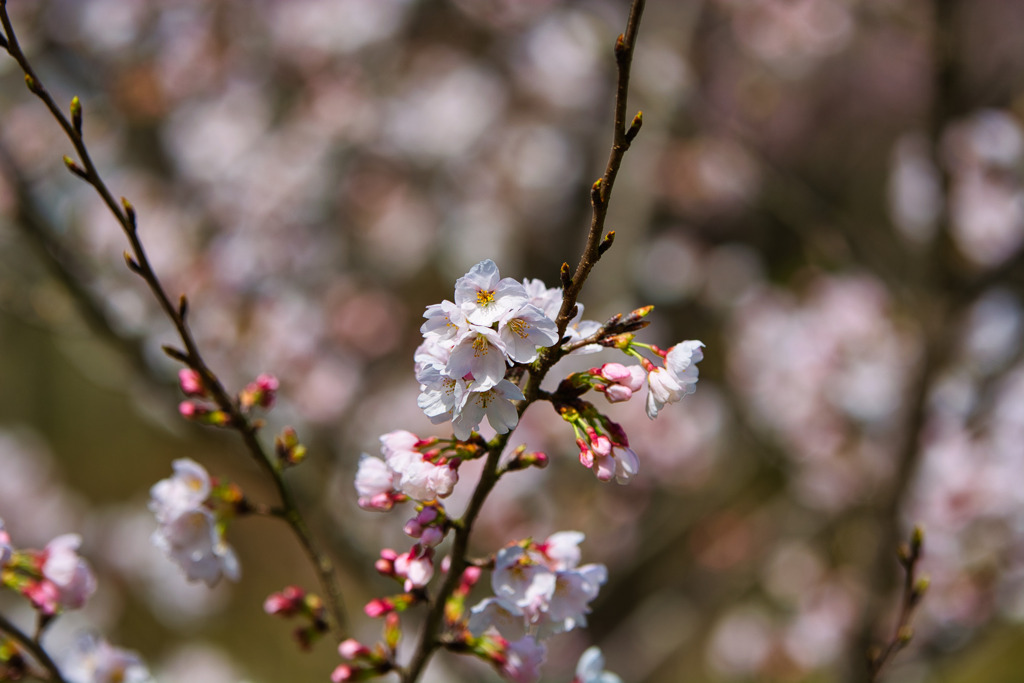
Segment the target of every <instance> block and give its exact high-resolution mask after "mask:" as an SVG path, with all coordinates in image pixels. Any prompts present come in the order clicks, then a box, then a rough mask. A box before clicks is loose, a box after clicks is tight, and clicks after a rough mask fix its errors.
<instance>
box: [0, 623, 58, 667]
mask: <svg viewBox="0 0 1024 683" xmlns="http://www.w3.org/2000/svg"><path fill="white" fill-rule="evenodd" d="M0 631H3V632H4V633H6V634H7V635H8V636H10V638H11V639H12V640H14V642H16V643H17V644H18V645H20V646H21V647H22V648H23V649H25V650H26V651H27V652H29V653H30V654H31V655H32V657H33V658H34V659H35V660H36V661H37V662H38V663H39V665H40V666H41V667H43V668H44V669H46V672H47V673H48V674H49V676H50V677H49V679H48V680H50V681H54V682H55V683H67V681H66V680H65V678H64V675H63V674H61V672H60V669H59V668H58V667H57V663H56V662H54V661H53V659H52V658H51V657H50V655H49V653H47V652H46V649H45V648H44V647H43V646H42V644H40V643H39V641H38V640H35V639H34V638H32V637H30V636H29V635H28V634H27V633H25V632H24V631H22V630H21V629H20V628H18V627H17V626H16V625H15V624H14V623H12V622H11V621H9V620H8V619H7V617H5V616H4V615H3V614H0Z"/></svg>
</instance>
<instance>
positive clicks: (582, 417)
mask: <svg viewBox="0 0 1024 683" xmlns="http://www.w3.org/2000/svg"><path fill="white" fill-rule="evenodd" d="M558 412H559V414H560V415H561V416H562V419H563V420H565V421H566V422H568V423H569V424H571V425H572V428H573V432H575V434H576V445H577V446H578V447H579V449H580V456H579V457H580V464H581V465H583V466H584V467H586V468H587V469H591V470H593V471H594V474H595V475H597V478H598V479H599V480H600V481H611V480H612V479H614V480H615V481H617V482H618V483H620V484H627V483H629V481H630V480H631V479H632V478H633V477H634V476H636V473H637V472H638V471H639V469H640V459H639V458H638V457H637V454H636V452H635V451H633V449H632V448H630V447H629V438H628V437H627V436H626V432H625V430H623V429H622V427H621V426H620V425H619V424H618V423H617V422H613V421H612V420H610V419H608V418H607V417H606V416H604V415H602V414H601V413H600V412H598V411H597V409H596V408H594V406H593V405H591V404H590V403H587V402H586V401H581V400H575V401H572V402H571V403H564V404H561V405H559V406H558Z"/></svg>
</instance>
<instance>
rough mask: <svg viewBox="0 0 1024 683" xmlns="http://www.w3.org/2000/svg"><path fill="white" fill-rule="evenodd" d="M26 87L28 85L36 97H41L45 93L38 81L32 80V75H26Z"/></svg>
mask: <svg viewBox="0 0 1024 683" xmlns="http://www.w3.org/2000/svg"><path fill="white" fill-rule="evenodd" d="M25 85H27V86H28V89H29V90H31V91H32V92H33V93H34V94H36V95H39V94H41V93H42V92H43V89H42V87H40V85H39V83H38V82H37V81H36V79H34V78H32V76H31V74H25Z"/></svg>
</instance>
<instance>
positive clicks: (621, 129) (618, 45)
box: [523, 0, 646, 403]
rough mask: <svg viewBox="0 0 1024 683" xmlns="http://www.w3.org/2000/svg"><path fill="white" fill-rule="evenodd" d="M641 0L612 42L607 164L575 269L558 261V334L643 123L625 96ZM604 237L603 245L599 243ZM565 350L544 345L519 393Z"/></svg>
mask: <svg viewBox="0 0 1024 683" xmlns="http://www.w3.org/2000/svg"><path fill="white" fill-rule="evenodd" d="M645 4H646V1H645V0H633V3H632V5H631V6H630V10H629V19H628V20H627V22H626V32H625V33H623V34H621V35H619V37H618V40H616V42H615V63H616V66H617V68H618V81H617V84H616V89H615V123H614V131H613V134H612V146H611V151H610V152H609V154H608V165H607V166H606V167H605V171H604V175H603V176H601V178H600V179H598V180H597V181H596V182H595V183H594V185H593V186H592V188H591V192H590V203H591V205H592V207H593V215H592V217H591V221H590V230H589V232H588V233H587V241H586V244H585V246H584V247H583V253H582V255H581V256H580V260H579V263H578V264H577V265H576V270H575V271H574V273H573V274H572V276H570V275H569V265H568V264H567V263H566V264H562V273H561V276H562V278H561V279H562V307H561V309H560V310H559V312H558V316H557V318H556V319H555V324H556V325H557V326H558V335H559V338H563V337H564V336H565V330H566V328H568V327H569V322H570V321H571V320H572V318H573V316H574V315H575V312H576V310H577V308H576V301H577V299H578V298H579V295H580V292H581V291H582V289H583V284H584V283H585V282H586V280H587V277H588V276H589V275H590V271H591V270H593V268H594V266H595V265H596V264H597V261H598V260H599V259H600V258H601V254H602V253H603V251H604V249H607V246H610V244H611V240H612V238H613V235H611V234H609V235H608V236H607V237H606V236H605V235H604V226H605V221H606V219H607V218H608V202H609V200H610V199H611V194H612V189H613V188H614V186H615V178H616V177H617V176H618V174H619V169H620V168H621V167H622V160H623V158H624V157H625V155H626V151H627V150H628V149H629V146H630V144H631V143H632V141H633V138H635V137H636V134H637V132H639V130H640V126H641V124H642V123H643V116H642V113H637V114H636V116H634V117H633V118H632V119H630V123H629V126H628V127H627V124H626V121H627V109H626V106H627V101H628V98H629V73H630V67H631V66H632V64H633V52H634V50H635V48H636V37H637V33H638V32H639V31H640V19H641V17H642V16H643V13H644V6H645ZM606 240H607V246H605V247H604V249H602V245H603V244H605V242H606ZM565 354H566V351H565V350H564V349H563V348H562V347H561V345H555V346H553V347H549V348H548V349H545V350H544V351H543V352H542V353H541V355H540V358H539V359H538V361H537V362H536V364H535V366H534V370H533V371H531V373H530V380H529V381H528V382H527V384H526V388H525V389H524V391H523V393H524V394H525V396H526V401H527V403H529V402H531V401H533V400H534V398H536V396H537V392H538V391H539V390H540V382H541V379H543V377H544V376H545V375H546V374H547V372H548V370H550V369H551V367H552V366H553V365H554V364H555V363H556V362H558V360H559V359H560V358H562V357H563V356H564V355H565Z"/></svg>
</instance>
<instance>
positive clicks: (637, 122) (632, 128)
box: [626, 111, 644, 144]
mask: <svg viewBox="0 0 1024 683" xmlns="http://www.w3.org/2000/svg"><path fill="white" fill-rule="evenodd" d="M643 125H644V113H643V112H642V111H638V112H637V113H636V116H634V117H633V122H632V123H630V124H629V130H627V131H626V143H627V144H628V143H630V142H633V138H635V137H636V134H637V133H639V132H640V127H641V126H643Z"/></svg>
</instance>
